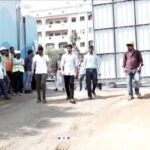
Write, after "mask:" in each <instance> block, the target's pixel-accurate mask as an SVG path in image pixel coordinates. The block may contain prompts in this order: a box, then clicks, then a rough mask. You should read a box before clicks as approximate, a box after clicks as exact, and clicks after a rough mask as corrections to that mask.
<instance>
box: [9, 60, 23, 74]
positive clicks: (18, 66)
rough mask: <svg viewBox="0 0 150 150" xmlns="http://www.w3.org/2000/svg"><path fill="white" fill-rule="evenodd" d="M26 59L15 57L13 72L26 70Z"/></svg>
mask: <svg viewBox="0 0 150 150" xmlns="http://www.w3.org/2000/svg"><path fill="white" fill-rule="evenodd" d="M23 64H24V60H23V59H22V58H20V59H16V58H14V59H13V69H12V72H24V66H23Z"/></svg>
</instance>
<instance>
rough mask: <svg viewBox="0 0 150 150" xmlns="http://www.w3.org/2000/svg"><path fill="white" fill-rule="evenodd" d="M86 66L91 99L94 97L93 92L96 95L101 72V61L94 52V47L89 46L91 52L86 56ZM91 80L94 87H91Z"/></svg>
mask: <svg viewBox="0 0 150 150" xmlns="http://www.w3.org/2000/svg"><path fill="white" fill-rule="evenodd" d="M83 63H84V67H85V69H86V85H87V91H88V97H89V99H92V98H93V97H92V94H93V95H94V96H96V93H95V89H96V87H97V74H98V73H99V62H98V59H97V56H96V55H95V54H94V47H93V46H89V52H88V54H87V55H85V57H84V62H83ZM91 81H92V85H93V87H92V88H91Z"/></svg>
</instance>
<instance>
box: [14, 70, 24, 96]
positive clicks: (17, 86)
mask: <svg viewBox="0 0 150 150" xmlns="http://www.w3.org/2000/svg"><path fill="white" fill-rule="evenodd" d="M14 92H15V93H18V92H19V93H23V72H19V71H18V72H14Z"/></svg>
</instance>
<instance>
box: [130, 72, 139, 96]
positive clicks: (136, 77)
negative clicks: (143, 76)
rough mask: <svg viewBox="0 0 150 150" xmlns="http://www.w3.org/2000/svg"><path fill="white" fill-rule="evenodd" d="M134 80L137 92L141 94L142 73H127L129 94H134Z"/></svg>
mask: <svg viewBox="0 0 150 150" xmlns="http://www.w3.org/2000/svg"><path fill="white" fill-rule="evenodd" d="M133 81H134V86H135V94H139V87H140V73H139V72H136V73H127V87H128V94H129V95H130V96H133Z"/></svg>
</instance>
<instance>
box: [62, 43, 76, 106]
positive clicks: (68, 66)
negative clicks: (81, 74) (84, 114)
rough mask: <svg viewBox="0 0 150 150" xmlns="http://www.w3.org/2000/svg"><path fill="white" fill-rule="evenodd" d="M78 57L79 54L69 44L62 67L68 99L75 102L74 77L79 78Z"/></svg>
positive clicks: (63, 57)
mask: <svg viewBox="0 0 150 150" xmlns="http://www.w3.org/2000/svg"><path fill="white" fill-rule="evenodd" d="M78 65H79V64H78V58H77V55H76V54H74V53H73V52H72V45H71V44H69V45H67V53H66V54H64V55H63V56H62V59H61V68H62V74H63V76H64V82H65V88H66V94H67V100H70V102H71V103H73V104H75V103H76V101H75V99H74V78H77V73H78Z"/></svg>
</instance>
